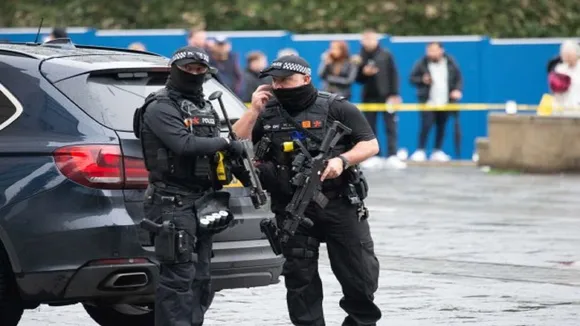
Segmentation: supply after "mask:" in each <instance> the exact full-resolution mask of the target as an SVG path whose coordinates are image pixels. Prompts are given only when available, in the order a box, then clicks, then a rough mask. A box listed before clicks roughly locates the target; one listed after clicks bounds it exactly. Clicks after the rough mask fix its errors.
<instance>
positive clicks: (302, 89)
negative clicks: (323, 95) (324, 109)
mask: <svg viewBox="0 0 580 326" xmlns="http://www.w3.org/2000/svg"><path fill="white" fill-rule="evenodd" d="M272 92H273V93H274V96H276V99H277V100H278V102H280V104H281V105H282V108H284V110H286V111H288V112H290V113H292V112H300V111H303V110H306V109H307V108H308V107H309V106H311V105H312V104H314V102H316V98H317V97H318V91H317V90H316V88H314V86H312V83H308V84H306V85H302V86H298V87H293V88H279V89H274V90H272Z"/></svg>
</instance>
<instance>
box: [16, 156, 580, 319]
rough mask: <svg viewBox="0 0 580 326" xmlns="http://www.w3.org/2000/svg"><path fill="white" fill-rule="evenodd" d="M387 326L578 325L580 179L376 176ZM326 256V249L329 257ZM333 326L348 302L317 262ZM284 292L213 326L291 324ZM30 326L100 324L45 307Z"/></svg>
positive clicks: (456, 171) (259, 297)
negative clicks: (341, 303) (341, 305)
mask: <svg viewBox="0 0 580 326" xmlns="http://www.w3.org/2000/svg"><path fill="white" fill-rule="evenodd" d="M369 177H370V179H371V186H372V192H373V194H372V196H371V197H370V198H369V199H368V206H369V207H370V209H371V213H372V217H371V224H372V228H373V235H374V239H375V248H376V252H377V255H378V257H379V260H380V262H381V279H380V289H379V291H378V293H377V302H378V304H379V306H380V307H381V308H382V310H383V313H384V318H383V320H381V322H380V323H379V325H396V326H398V325H401V326H412V325H462V324H475V325H490V326H491V325H493V326H502V325H509V326H517V325H526V326H528V325H541V326H547V325H550V326H551V325H558V326H564V325H571V326H572V325H574V326H576V325H579V324H580V199H579V198H580V178H578V177H569V176H520V175H496V174H486V173H483V172H480V171H478V170H477V169H476V168H473V167H463V168H442V167H437V168H426V167H410V168H409V169H407V170H404V171H383V172H380V173H369ZM323 252H324V250H323ZM321 270H322V273H323V275H322V278H323V281H324V284H325V293H326V299H325V309H326V314H327V324H328V325H340V323H341V321H342V318H343V317H344V315H343V312H342V311H341V310H340V308H339V307H338V305H337V303H338V300H339V299H340V297H341V293H340V288H339V286H338V283H337V282H336V281H335V279H334V277H333V275H332V273H331V272H330V267H329V264H328V259H327V257H326V255H325V254H324V255H323V256H322V257H321ZM284 295H285V291H284V288H283V285H282V284H278V285H276V286H271V287H266V288H255V289H243V290H230V291H224V292H221V293H218V294H217V296H216V299H215V301H214V305H213V306H212V310H210V312H209V314H208V316H207V323H206V325H209V326H214V325H215V326H217V325H236V326H266V325H268V326H270V325H289V322H288V320H287V315H286V308H285V302H284ZM21 325H23V326H39V325H63V326H64V325H95V324H94V323H93V322H92V321H91V320H90V319H89V317H87V315H86V314H85V313H84V310H83V309H82V307H80V306H78V305H77V306H70V307H58V308H52V307H47V306H41V307H40V308H38V309H36V310H33V311H28V312H26V313H25V316H24V317H23V321H22V323H21Z"/></svg>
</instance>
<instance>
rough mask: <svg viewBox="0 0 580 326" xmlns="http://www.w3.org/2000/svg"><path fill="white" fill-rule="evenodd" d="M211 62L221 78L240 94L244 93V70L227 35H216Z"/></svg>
mask: <svg viewBox="0 0 580 326" xmlns="http://www.w3.org/2000/svg"><path fill="white" fill-rule="evenodd" d="M210 64H211V65H212V66H213V67H215V68H216V69H217V70H218V78H219V80H220V81H221V82H222V83H223V84H225V85H226V86H227V87H229V88H230V89H231V90H232V91H233V92H234V93H235V94H236V95H238V96H240V95H241V93H242V70H241V69H240V63H239V62H238V55H237V53H235V52H233V51H232V45H231V43H230V42H229V40H228V39H227V38H226V37H225V36H218V37H216V39H215V44H214V45H213V47H212V51H211V55H210Z"/></svg>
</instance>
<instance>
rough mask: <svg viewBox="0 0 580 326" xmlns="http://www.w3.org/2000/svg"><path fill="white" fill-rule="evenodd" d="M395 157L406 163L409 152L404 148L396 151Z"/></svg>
mask: <svg viewBox="0 0 580 326" xmlns="http://www.w3.org/2000/svg"><path fill="white" fill-rule="evenodd" d="M397 157H398V158H399V160H401V161H406V160H407V159H408V158H409V152H408V151H407V149H406V148H401V149H399V150H398V151H397Z"/></svg>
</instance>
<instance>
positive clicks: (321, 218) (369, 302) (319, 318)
mask: <svg viewBox="0 0 580 326" xmlns="http://www.w3.org/2000/svg"><path fill="white" fill-rule="evenodd" d="M356 209H357V208H356V206H354V205H351V204H350V203H348V202H347V201H346V199H345V198H336V199H331V200H330V201H329V203H328V205H327V206H326V208H325V209H324V210H322V209H321V208H320V207H318V206H316V204H311V205H310V206H309V209H308V210H307V212H306V214H305V215H306V216H307V217H309V218H310V219H312V221H313V222H314V226H313V227H312V228H311V229H308V230H306V229H304V228H302V227H301V228H299V229H298V232H297V233H296V235H295V236H294V237H292V238H291V239H290V240H289V241H288V243H287V244H286V246H285V248H284V257H285V258H286V262H285V263H284V269H283V275H284V280H285V283H286V290H287V295H286V300H287V304H288V311H289V314H290V320H291V321H292V323H293V324H294V325H301V326H322V325H325V322H324V314H323V311H322V298H323V293H322V281H321V279H320V276H319V274H318V249H319V241H320V240H322V241H325V242H326V247H327V249H328V256H329V258H330V266H331V268H332V271H333V273H334V275H335V276H336V278H337V279H338V281H339V283H340V285H341V287H342V293H343V295H344V296H343V298H342V299H341V300H340V307H341V308H342V309H343V310H344V311H345V312H346V313H347V314H348V316H347V317H346V319H345V320H344V322H343V324H342V325H343V326H350V325H353V326H355V325H357V326H358V325H369V326H370V325H376V322H377V321H378V320H379V319H380V318H381V311H380V309H379V308H378V307H377V306H376V305H375V304H374V302H373V300H374V293H375V292H376V291H377V288H378V279H379V261H378V259H377V258H376V256H375V254H374V244H373V239H372V237H371V233H370V229H369V224H368V221H366V220H363V221H359V220H358V217H357V211H356ZM280 218H281V217H280V216H277V219H280ZM278 223H279V224H278V225H281V224H280V223H281V222H280V221H278Z"/></svg>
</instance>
